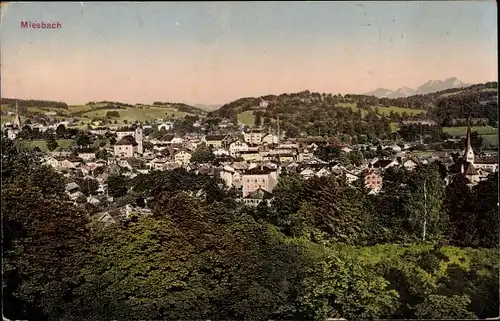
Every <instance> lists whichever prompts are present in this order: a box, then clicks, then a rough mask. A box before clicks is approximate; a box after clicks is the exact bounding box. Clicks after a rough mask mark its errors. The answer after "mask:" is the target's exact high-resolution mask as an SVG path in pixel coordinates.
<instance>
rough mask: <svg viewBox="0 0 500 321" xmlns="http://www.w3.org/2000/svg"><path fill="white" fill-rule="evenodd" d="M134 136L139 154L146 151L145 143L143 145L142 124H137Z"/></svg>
mask: <svg viewBox="0 0 500 321" xmlns="http://www.w3.org/2000/svg"><path fill="white" fill-rule="evenodd" d="M134 138H135V141H136V142H137V152H138V153H139V154H142V153H144V149H143V145H142V143H143V137H142V128H141V126H140V125H139V126H137V127H136V129H135V133H134Z"/></svg>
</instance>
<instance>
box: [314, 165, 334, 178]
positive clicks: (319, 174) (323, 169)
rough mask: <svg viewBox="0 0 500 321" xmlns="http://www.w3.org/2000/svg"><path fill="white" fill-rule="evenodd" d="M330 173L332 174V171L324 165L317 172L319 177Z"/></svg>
mask: <svg viewBox="0 0 500 321" xmlns="http://www.w3.org/2000/svg"><path fill="white" fill-rule="evenodd" d="M330 174H331V172H330V171H329V170H327V169H326V168H324V167H323V168H322V169H320V170H319V171H317V172H316V176H317V177H324V176H328V175H330Z"/></svg>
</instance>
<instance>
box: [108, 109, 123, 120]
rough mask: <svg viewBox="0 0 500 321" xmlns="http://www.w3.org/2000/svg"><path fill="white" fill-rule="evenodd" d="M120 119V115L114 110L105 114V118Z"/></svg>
mask: <svg viewBox="0 0 500 321" xmlns="http://www.w3.org/2000/svg"><path fill="white" fill-rule="evenodd" d="M112 117H120V113H118V111H116V110H110V111H107V112H106V118H112Z"/></svg>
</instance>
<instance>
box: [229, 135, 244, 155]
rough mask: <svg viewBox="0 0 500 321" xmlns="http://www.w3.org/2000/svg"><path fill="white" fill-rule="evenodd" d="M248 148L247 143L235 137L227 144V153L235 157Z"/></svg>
mask: <svg viewBox="0 0 500 321" xmlns="http://www.w3.org/2000/svg"><path fill="white" fill-rule="evenodd" d="M247 150H248V144H247V143H245V142H243V141H241V140H239V139H237V140H235V141H233V142H232V143H231V144H229V154H230V155H231V156H233V157H237V156H239V155H240V153H241V152H242V151H247Z"/></svg>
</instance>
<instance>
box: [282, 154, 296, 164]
mask: <svg viewBox="0 0 500 321" xmlns="http://www.w3.org/2000/svg"><path fill="white" fill-rule="evenodd" d="M278 160H279V162H280V163H291V162H293V161H294V160H295V155H293V154H280V155H279V156H278Z"/></svg>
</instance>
